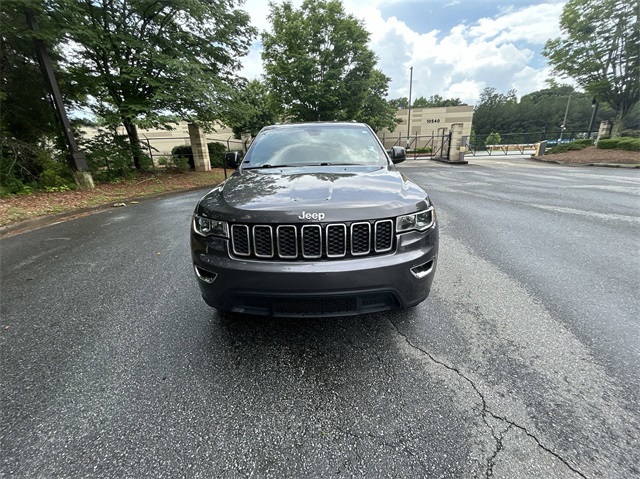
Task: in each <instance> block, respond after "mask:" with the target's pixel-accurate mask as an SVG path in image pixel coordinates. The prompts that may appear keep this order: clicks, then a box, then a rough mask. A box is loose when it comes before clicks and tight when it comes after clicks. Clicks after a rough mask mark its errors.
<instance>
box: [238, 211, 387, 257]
mask: <svg viewBox="0 0 640 479" xmlns="http://www.w3.org/2000/svg"><path fill="white" fill-rule="evenodd" d="M230 230H231V235H230V236H231V252H232V254H233V255H234V256H237V257H242V258H254V259H258V260H269V259H272V260H273V259H275V260H301V259H325V260H326V259H337V258H346V257H354V258H355V257H361V256H366V255H372V254H383V253H388V252H390V251H392V250H393V248H394V247H395V231H394V230H395V222H394V221H393V220H391V219H384V220H377V221H358V222H354V223H329V224H317V223H314V224H289V225H268V224H257V225H247V224H232V225H231V228H230Z"/></svg>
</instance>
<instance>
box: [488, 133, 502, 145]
mask: <svg viewBox="0 0 640 479" xmlns="http://www.w3.org/2000/svg"><path fill="white" fill-rule="evenodd" d="M501 141H502V138H501V137H500V133H496V132H495V131H492V132H491V133H490V134H489V136H487V139H486V140H485V144H486V145H499V144H500V142H501Z"/></svg>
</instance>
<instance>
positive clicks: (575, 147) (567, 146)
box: [545, 139, 593, 155]
mask: <svg viewBox="0 0 640 479" xmlns="http://www.w3.org/2000/svg"><path fill="white" fill-rule="evenodd" d="M591 145H593V141H591V140H588V139H584V140H576V141H572V142H570V143H560V144H559V145H555V146H553V147H551V148H547V150H546V151H545V154H550V155H552V154H554V153H565V152H567V151H579V150H584V149H585V148H587V147H588V146H591Z"/></svg>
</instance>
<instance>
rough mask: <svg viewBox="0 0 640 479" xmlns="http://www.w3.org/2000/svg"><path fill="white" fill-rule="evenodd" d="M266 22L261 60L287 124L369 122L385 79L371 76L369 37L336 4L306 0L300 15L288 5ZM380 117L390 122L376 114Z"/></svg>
mask: <svg viewBox="0 0 640 479" xmlns="http://www.w3.org/2000/svg"><path fill="white" fill-rule="evenodd" d="M269 20H270V21H271V25H272V32H273V33H268V32H264V33H263V34H262V43H263V51H262V60H263V63H264V69H265V72H266V80H267V84H268V85H269V88H270V89H271V91H272V92H273V94H274V97H275V98H276V99H277V101H278V103H279V104H281V105H282V106H283V109H284V115H285V117H286V118H289V119H292V120H297V121H317V120H325V121H326V120H353V119H359V118H360V119H362V118H367V119H371V118H374V116H372V115H373V111H374V110H376V111H377V110H379V109H380V108H382V107H383V104H382V103H381V102H378V100H375V102H377V103H376V104H375V105H374V104H373V102H372V98H371V95H375V96H377V97H379V99H381V100H384V98H383V97H382V96H380V92H382V91H385V92H386V89H387V86H388V82H389V79H388V78H387V77H386V76H384V75H382V74H381V73H380V72H378V73H376V71H375V64H376V58H375V55H374V53H373V52H372V51H371V50H370V49H369V48H368V47H367V42H368V41H369V33H368V32H367V31H366V30H365V28H364V27H363V26H362V23H361V22H360V21H359V20H357V19H356V18H355V17H354V16H353V15H347V14H346V13H345V11H344V8H343V7H342V4H341V3H340V1H339V0H318V1H314V0H305V1H304V2H303V3H302V6H301V7H300V9H295V8H294V7H293V6H292V4H291V2H289V1H286V2H284V3H282V4H279V5H276V4H274V3H271V13H270V15H269ZM385 104H386V102H385ZM386 107H387V108H389V111H392V110H393V109H392V108H391V107H389V105H388V104H386ZM385 117H387V118H390V119H391V118H395V117H394V116H392V115H391V113H389V114H388V115H386V116H385V115H380V114H378V113H376V114H375V118H385ZM391 124H395V122H393V121H392V122H391ZM384 126H386V125H384Z"/></svg>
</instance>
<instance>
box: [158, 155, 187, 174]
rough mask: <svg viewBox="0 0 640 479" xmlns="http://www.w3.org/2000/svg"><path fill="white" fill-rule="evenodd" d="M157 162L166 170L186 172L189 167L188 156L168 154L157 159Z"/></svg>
mask: <svg viewBox="0 0 640 479" xmlns="http://www.w3.org/2000/svg"><path fill="white" fill-rule="evenodd" d="M158 164H159V165H161V166H164V167H165V168H166V169H167V170H170V171H174V172H176V173H186V172H187V171H189V170H190V169H191V165H190V164H189V158H188V157H186V156H180V155H178V156H170V157H168V158H167V157H165V156H163V157H161V158H159V159H158Z"/></svg>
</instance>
